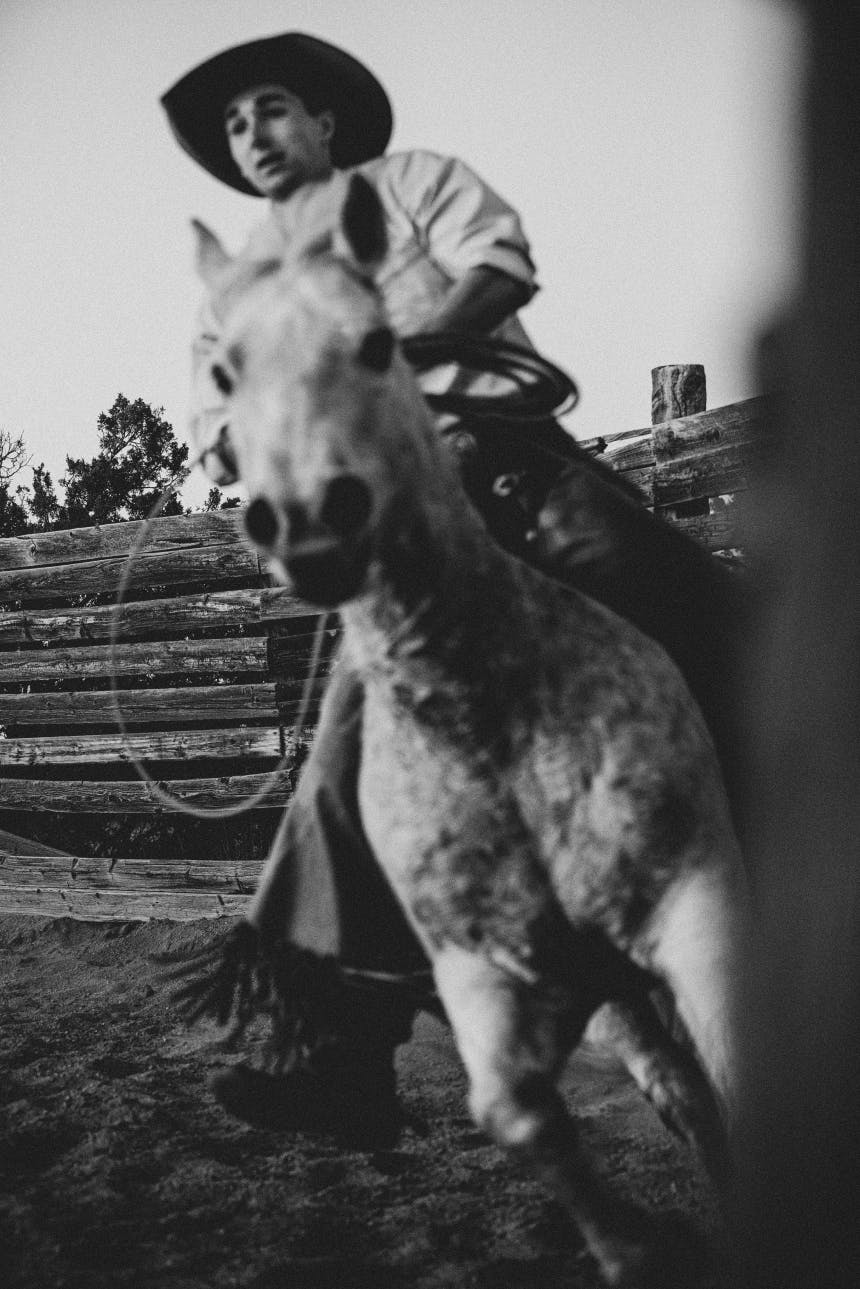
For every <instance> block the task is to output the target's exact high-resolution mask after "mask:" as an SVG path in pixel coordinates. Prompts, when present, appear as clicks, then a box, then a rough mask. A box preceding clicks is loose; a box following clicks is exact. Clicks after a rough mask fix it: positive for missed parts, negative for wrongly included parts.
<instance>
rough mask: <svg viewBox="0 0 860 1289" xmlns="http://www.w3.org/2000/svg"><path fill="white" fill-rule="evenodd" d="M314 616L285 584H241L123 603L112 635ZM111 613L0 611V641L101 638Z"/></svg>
mask: <svg viewBox="0 0 860 1289" xmlns="http://www.w3.org/2000/svg"><path fill="white" fill-rule="evenodd" d="M0 546H2V542H0ZM316 616H317V610H316V609H313V608H312V607H311V606H310V605H309V604H306V603H305V601H304V600H299V599H297V598H296V596H294V595H291V594H290V593H289V592H288V591H287V590H286V589H285V588H284V587H275V586H272V587H260V588H254V587H252V588H241V587H240V588H238V589H237V590H232V591H210V592H207V593H204V594H202V595H178V596H173V597H171V598H169V599H168V598H165V599H158V600H134V601H131V602H129V603H127V604H123V606H122V608H121V609H120V612H119V621H118V623H117V628H116V636H117V639H118V640H121V641H125V640H140V639H146V638H150V637H152V636H153V635H166V634H169V633H171V632H172V633H178V632H183V633H186V632H191V631H204V630H222V631H225V632H231V631H240V630H247V629H253V628H255V627H262V626H267V625H268V624H270V623H273V622H276V621H281V620H292V619H296V618H307V619H308V621H309V622H312V620H313V619H315V618H316ZM113 618H114V606H113V605H111V604H105V605H98V606H95V607H92V608H76V607H75V608H58V609H26V610H25V609H16V610H12V611H6V612H0V645H20V644H41V645H48V644H81V643H83V644H86V643H90V644H97V643H105V642H107V641H108V640H109V639H110V634H111V625H112V622H113ZM309 629H310V628H309Z"/></svg>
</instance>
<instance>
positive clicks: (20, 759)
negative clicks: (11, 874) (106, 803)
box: [0, 726, 313, 845]
mask: <svg viewBox="0 0 860 1289" xmlns="http://www.w3.org/2000/svg"><path fill="white" fill-rule="evenodd" d="M312 733H313V730H312V729H311V728H308V729H306V730H304V731H303V732H302V734H301V735H300V739H301V742H302V745H303V746H307V745H308V744H309V743H310V739H311V736H312ZM294 739H295V736H294V735H293V734H292V733H290V734H286V735H285V734H284V733H283V731H282V730H281V729H280V727H279V726H274V727H270V728H266V727H265V726H264V727H261V728H251V727H247V726H244V727H239V728H238V729H217V730H158V731H153V732H146V731H143V732H137V733H133V734H130V735H128V737H127V738H124V737H123V736H122V735H121V734H72V735H67V736H63V735H53V736H48V737H42V738H4V739H0V769H2V768H7V769H20V768H22V767H23V768H25V769H26V768H27V767H34V766H61V765H75V766H81V765H92V766H98V765H116V764H117V763H122V762H130V759H131V756H132V755H134V756H136V757H139V758H140V759H141V760H143V761H187V762H193V761H197V760H202V759H205V760H210V759H211V760H227V761H236V760H240V759H241V760H253V759H268V758H272V757H279V756H280V755H281V753H282V750H283V749H284V747H288V746H290V744H291V743H292V742H293V741H294ZM0 845H2V839H0Z"/></svg>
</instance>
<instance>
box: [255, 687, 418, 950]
mask: <svg viewBox="0 0 860 1289" xmlns="http://www.w3.org/2000/svg"><path fill="white" fill-rule="evenodd" d="M362 702H363V692H362V687H361V682H360V681H359V679H358V677H357V676H356V675H355V674H354V673H353V672H351V671H350V670H349V668H347V667H346V666H344V665H343V663H340V664H339V665H338V666H337V667H335V669H334V672H333V674H332V677H331V680H330V682H329V685H328V687H327V689H326V694H325V697H324V699H323V706H322V711H321V713H320V720H319V724H318V726H317V729H316V732H315V735H314V741H313V744H312V746H311V750H310V753H309V755H308V758H307V760H306V762H305V764H304V765H303V766H302V769H301V772H300V775H299V781H298V784H297V786H296V791H295V793H294V795H293V798H292V800H291V801H290V804H289V806H288V808H287V810H286V812H285V814H284V818H283V820H282V821H281V825H280V827H279V829H278V831H277V834H276V836H275V839H274V842H273V843H272V847H271V850H270V853H269V857H268V859H267V860H266V863H265V865H264V867H263V871H262V873H261V875H260V878H259V881H258V884H257V889H256V892H255V894H254V898H253V901H252V903H251V908H250V910H249V912H248V921H249V922H251V924H252V925H253V926H254V927H255V928H256V929H257V930H258V931H259V932H260V935H261V937H262V938H263V939H264V940H266V939H267V938H270V937H275V938H283V939H286V940H288V941H289V942H290V944H292V945H294V946H295V947H296V948H299V949H306V950H309V951H311V952H312V953H315V954H318V955H334V956H336V957H338V958H339V959H340V960H341V961H342V962H343V963H344V964H346V965H348V966H350V967H354V968H371V969H383V968H387V970H388V971H390V972H397V971H407V970H409V969H416V968H421V967H424V966H426V965H427V964H426V960H425V958H424V955H423V952H422V950H421V948H420V946H419V945H418V942H417V940H416V939H415V937H414V935H413V933H412V931H411V929H410V927H409V926H408V924H407V922H406V919H405V918H404V916H403V913H402V911H401V909H400V905H399V904H398V903H397V901H396V899H395V898H394V896H393V895H392V894H391V891H390V889H389V887H388V884H387V882H386V881H385V879H384V878H383V876H382V874H381V873H380V871H379V869H378V867H377V864H376V861H375V859H374V857H373V855H372V853H371V851H370V847H369V845H368V842H367V839H366V837H365V835H364V830H363V828H362V826H361V821H360V818H359V811H358V802H357V800H356V785H357V781H358V766H359V761H360V758H361V708H362Z"/></svg>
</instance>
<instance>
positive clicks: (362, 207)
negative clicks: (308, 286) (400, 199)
mask: <svg viewBox="0 0 860 1289" xmlns="http://www.w3.org/2000/svg"><path fill="white" fill-rule="evenodd" d="M340 225H341V232H342V233H343V235H344V237H345V238H346V242H347V245H348V247H349V249H350V251H351V253H352V255H353V257H354V258H355V259H356V260H357V262H358V263H359V264H362V265H368V266H370V265H374V264H378V263H379V261H380V260H381V259H382V258H383V257H384V255H385V252H386V251H387V249H388V235H387V234H386V231H385V216H384V214H383V210H382V202H381V201H380V200H379V194H378V193H377V191H376V189H375V188H374V187H373V184H371V183H369V182H368V180H367V179H365V178H364V175H359V174H355V175H352V176H351V177H350V181H349V188H348V189H347V194H346V200H345V202H344V204H343V208H342V210H341V214H340Z"/></svg>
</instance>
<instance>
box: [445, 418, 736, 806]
mask: <svg viewBox="0 0 860 1289" xmlns="http://www.w3.org/2000/svg"><path fill="white" fill-rule="evenodd" d="M468 431H469V435H470V436H471V437H472V439H473V440H474V445H475V447H474V451H473V452H472V453H471V455H469V454H468V453H467V454H464V465H465V476H466V483H467V487H468V489H469V492H470V495H471V497H472V500H473V502H474V503H475V505H476V506H477V508H478V509H479V510H480V511H481V513H482V514H483V515H484V518H485V521H486V522H487V525H488V527H489V529H490V531H491V532H493V534H494V535H495V536H496V538H497V540H499V542H500V544H501V545H503V546H505V547H506V548H507V549H509V550H511V551H512V552H513V553H514V554H516V555H518V556H519V557H520V558H522V559H524V560H525V561H526V562H527V563H529V564H532V565H534V566H535V567H536V568H539V569H540V570H541V571H542V572H544V573H547V574H548V575H549V576H550V577H553V578H554V579H556V580H557V581H560V582H563V583H565V584H566V585H568V586H571V587H574V588H575V589H576V590H579V591H582V592H584V593H585V594H586V595H589V596H591V597H592V598H594V599H595V600H598V601H600V603H602V604H605V605H606V606H607V607H608V608H610V609H612V610H613V611H614V612H616V613H618V614H620V615H621V616H622V617H624V618H626V619H627V620H628V621H630V622H632V623H633V624H634V625H635V626H637V627H639V629H640V630H642V631H644V632H645V633H646V635H649V636H651V637H652V638H653V639H655V640H657V641H658V642H659V643H660V644H661V645H662V646H663V647H664V649H665V650H666V651H667V653H668V654H669V656H670V657H671V658H672V659H673V661H674V662H675V663H676V665H677V666H678V668H679V669H680V671H681V673H682V675H683V676H684V679H685V680H686V682H687V684H688V685H689V687H690V690H691V692H692V693H693V695H694V697H695V698H696V700H697V702H698V703H699V706H700V707H701V709H702V712H703V714H704V716H705V719H706V721H707V722H708V725H709V728H710V730H711V734H712V736H713V738H714V741H715V743H716V746H717V752H718V754H719V756H720V762H721V766H722V770H723V775H724V778H725V780H726V786H727V788H728V791H729V797H730V800H731V802H732V808H733V813H734V817H735V825H736V827H737V828H738V829H739V831H742V829H743V824H744V817H743V798H742V791H743V785H744V783H745V781H746V771H745V767H744V765H743V763H742V759H741V758H742V748H743V746H744V738H743V686H742V675H743V665H744V657H745V652H746V647H747V646H746V641H747V640H748V638H749V632H750V623H751V619H752V612H751V610H752V599H751V595H750V592H749V589H748V588H747V586H746V584H745V583H744V581H743V580H742V579H741V578H740V577H738V575H737V574H736V573H735V572H734V571H732V570H729V569H727V568H726V567H725V566H723V565H722V564H721V563H720V562H719V561H718V560H717V559H715V558H714V556H713V555H710V554H709V553H708V552H707V551H706V550H705V549H704V548H703V547H701V546H700V545H699V544H698V543H697V542H695V541H693V540H692V539H691V538H689V537H687V536H686V535H685V534H683V533H681V532H679V531H678V530H677V529H676V528H674V527H673V526H672V525H670V524H669V523H667V522H665V521H663V520H661V519H659V518H656V517H655V516H654V515H652V514H651V512H650V511H649V510H648V509H647V507H646V505H645V504H644V501H643V499H642V498H641V497H639V496H638V494H637V493H636V491H635V489H633V488H632V487H631V486H630V485H629V484H627V483H626V482H625V481H624V480H623V478H621V477H619V476H618V475H616V474H615V472H614V471H613V470H612V468H611V467H610V466H608V465H606V464H605V463H603V462H601V461H598V460H595V459H594V458H592V457H589V456H588V455H587V454H586V453H584V452H582V451H581V450H580V449H578V448H577V447H576V445H575V443H573V442H572V441H571V440H570V439H569V438H568V437H567V436H566V435H564V433H563V432H562V431H560V430H559V427H558V426H557V425H556V424H555V422H551V421H550V422H546V423H544V422H540V423H538V424H536V425H527V426H523V427H517V426H512V425H504V424H498V423H493V424H487V425H480V424H479V425H476V426H471V425H470V426H469V427H468ZM560 436H561V437H560ZM565 438H567V446H566V447H565V444H564V442H563V440H564V439H565Z"/></svg>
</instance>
